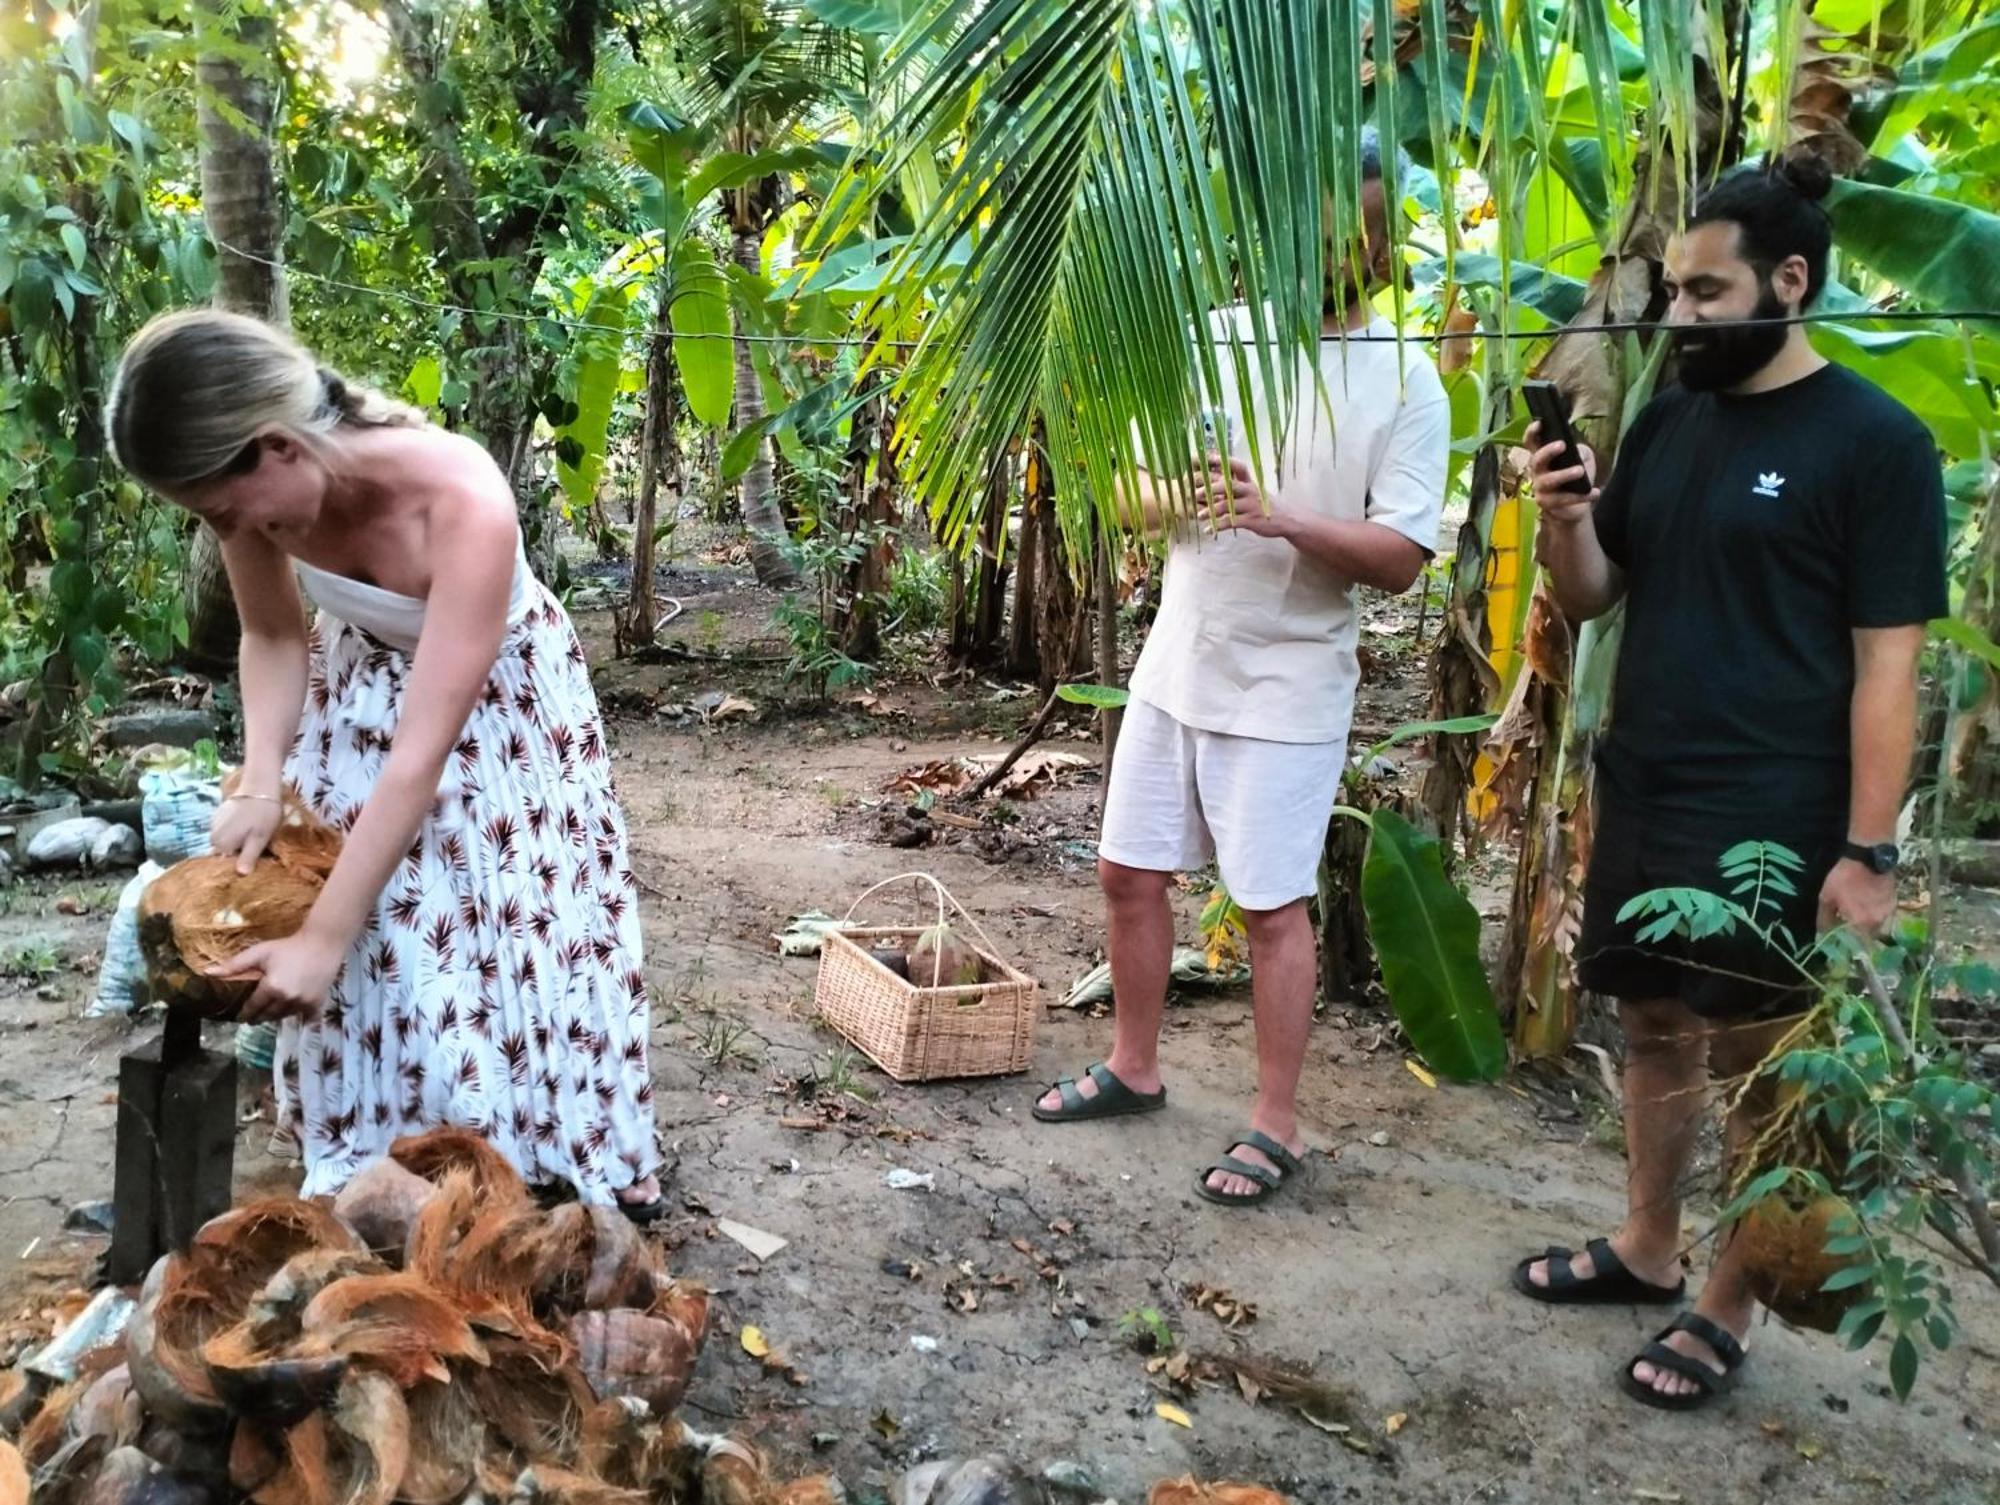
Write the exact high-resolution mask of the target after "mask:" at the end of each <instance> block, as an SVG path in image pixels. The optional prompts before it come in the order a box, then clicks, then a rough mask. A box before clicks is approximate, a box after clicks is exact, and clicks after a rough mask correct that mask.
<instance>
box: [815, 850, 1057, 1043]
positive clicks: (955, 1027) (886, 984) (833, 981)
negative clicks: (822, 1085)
mask: <svg viewBox="0 0 2000 1505" xmlns="http://www.w3.org/2000/svg"><path fill="white" fill-rule="evenodd" d="M907 879H915V880H916V881H918V882H928V883H929V884H930V885H931V886H932V887H933V888H934V889H936V891H937V895H938V917H939V919H940V920H942V919H943V917H944V911H945V905H946V904H947V903H948V904H949V905H950V906H951V907H952V908H953V909H955V910H957V911H958V913H959V914H960V915H961V916H962V917H963V918H964V919H965V921H966V923H967V924H968V925H970V926H971V927H972V930H973V932H974V934H976V935H977V936H978V937H979V940H980V942H981V945H980V946H979V948H978V950H979V955H980V957H981V959H982V960H983V961H984V962H985V963H986V970H987V975H988V976H989V978H992V979H995V980H993V981H988V982H983V983H980V984H979V985H978V986H976V987H969V988H927V987H920V986H919V985H918V984H917V983H915V982H912V981H909V980H907V979H905V978H902V977H899V976H897V975H896V974H895V973H894V972H891V971H890V970H889V969H888V968H887V967H885V966H883V965H882V963H881V962H879V961H877V960H876V959H875V958H874V957H873V956H871V955H870V954H869V950H868V948H869V946H870V945H872V944H873V943H874V942H876V941H882V940H893V941H897V942H900V943H901V944H902V945H903V947H904V948H905V949H908V947H909V945H910V944H911V943H912V942H914V941H915V940H916V939H917V937H918V936H920V935H922V934H923V927H921V926H880V927H869V928H863V929H855V930H846V931H842V930H829V931H828V932H827V933H826V939H825V941H824V943H823V944H822V945H821V947H820V954H819V985H818V988H817V991H816V993H815V995H814V1003H815V1004H816V1006H817V1007H818V1009H819V1013H820V1017H822V1018H823V1019H825V1020H826V1022H827V1023H828V1024H830V1025H832V1026H833V1027H834V1028H835V1029H836V1030H838V1031H839V1032H840V1033H841V1034H842V1035H843V1036H845V1037H846V1038H847V1039H848V1040H849V1041H850V1042H852V1043H853V1045H854V1046H855V1048H856V1049H858V1050H859V1051H861V1052H862V1054H864V1055H866V1056H867V1057H868V1059H869V1060H871V1061H873V1062H874V1063H875V1064H876V1065H877V1066H880V1067H881V1068H882V1069H883V1070H884V1071H886V1072H888V1073H889V1075H890V1076H892V1077H894V1078H895V1079H896V1080H897V1081H899V1082H937V1081H944V1080H947V1079H949V1078H952V1077H975V1076H1005V1075H1007V1074H1009V1073H1012V1072H1017V1071H1026V1070H1027V1069H1028V1062H1029V1058H1030V1056H1031V1055H1032V1053H1033V1050H1034V1026H1035V1016H1036V1013H1037V1010H1038V1008H1039V1002H1038V995H1039V992H1040V989H1039V987H1038V986H1037V984H1036V982H1035V980H1034V979H1033V978H1032V977H1029V976H1026V975H1025V974H1024V973H1021V972H1018V971H1016V970H1015V969H1014V968H1013V967H1011V966H1009V965H1008V964H1007V963H1006V962H1005V961H1003V960H1001V958H1000V957H999V956H998V955H997V954H996V953H995V948H994V945H993V942H992V941H991V939H989V938H988V936H987V935H986V932H985V931H983V930H981V929H980V928H979V922H978V921H977V920H974V919H973V918H972V916H971V915H969V914H967V913H966V911H965V907H964V906H963V905H962V904H960V903H959V902H958V901H957V900H956V899H954V898H952V896H951V895H950V894H949V893H948V892H946V890H945V888H944V885H943V884H941V883H939V882H938V881H937V880H936V879H935V878H932V877H931V876H930V875H929V874H928V873H906V874H903V875H902V876H901V877H898V878H891V879H889V880H888V882H889V883H899V882H903V881H905V880H907ZM885 886H886V885H885V884H877V885H876V886H875V888H872V889H870V890H869V891H868V893H866V894H863V895H862V896H861V898H860V899H857V900H855V902H854V909H858V908H860V907H861V904H862V903H863V902H864V901H865V900H866V899H867V898H868V897H869V895H870V894H873V893H875V892H876V891H877V890H878V889H880V888H882V887H885ZM854 909H850V910H849V911H848V914H849V916H850V917H851V916H852V915H853V913H854Z"/></svg>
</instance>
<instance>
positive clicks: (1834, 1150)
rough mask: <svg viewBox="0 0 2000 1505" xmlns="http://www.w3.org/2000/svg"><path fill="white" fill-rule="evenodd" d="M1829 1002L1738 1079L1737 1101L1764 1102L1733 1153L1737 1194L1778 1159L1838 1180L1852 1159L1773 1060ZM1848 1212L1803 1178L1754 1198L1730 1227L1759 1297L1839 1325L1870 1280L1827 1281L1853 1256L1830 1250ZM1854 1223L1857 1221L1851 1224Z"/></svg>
mask: <svg viewBox="0 0 2000 1505" xmlns="http://www.w3.org/2000/svg"><path fill="white" fill-rule="evenodd" d="M1825 1027H1826V1025H1825V1015H1824V1011H1823V1010H1815V1011H1814V1012H1813V1013H1810V1014H1808V1015H1806V1016H1805V1017H1804V1018H1803V1019H1801V1020H1800V1021H1799V1023H1798V1024H1797V1025H1796V1026H1794V1027H1793V1028H1792V1029H1791V1030H1789V1031H1787V1032H1786V1034H1785V1036H1784V1037H1783V1038H1782V1039H1781V1040H1780V1041H1779V1042H1778V1043H1777V1044H1776V1045H1775V1046H1774V1047H1773V1048H1772V1050H1771V1052H1770V1054H1769V1056H1767V1057H1766V1059H1765V1061H1764V1062H1763V1063H1762V1064H1761V1065H1760V1066H1759V1067H1758V1069H1757V1070H1756V1071H1754V1072H1752V1073H1751V1074H1750V1075H1749V1076H1747V1077H1745V1078H1744V1079H1743V1080H1742V1081H1740V1082H1739V1083H1737V1084H1736V1087H1735V1089H1734V1091H1733V1093H1732V1094H1731V1097H1730V1102H1731V1106H1732V1109H1734V1108H1735V1107H1736V1106H1737V1105H1739V1104H1742V1103H1746V1102H1747V1103H1750V1104H1752V1105H1753V1107H1754V1108H1756V1109H1759V1110H1761V1111H1760V1112H1759V1113H1758V1121H1757V1124H1756V1128H1755V1132H1754V1133H1753V1134H1752V1136H1751V1138H1750V1142H1749V1143H1748V1145H1747V1146H1746V1147H1745V1148H1744V1150H1743V1151H1742V1153H1740V1154H1738V1155H1737V1156H1735V1157H1734V1160H1733V1162H1732V1165H1731V1167H1730V1174H1729V1176H1728V1180H1727V1193H1728V1196H1729V1199H1730V1200H1731V1201H1734V1200H1735V1199H1736V1198H1737V1197H1738V1196H1740V1195H1741V1194H1742V1192H1743V1189H1744V1188H1745V1187H1747V1186H1748V1185H1749V1184H1750V1183H1751V1182H1752V1181H1754V1180H1755V1179H1756V1178H1757V1177H1758V1176H1760V1175H1762V1174H1764V1172H1765V1171H1767V1170H1770V1169H1773V1168H1775V1167H1778V1166H1788V1167H1791V1168H1793V1169H1797V1170H1805V1171H1816V1172H1818V1173H1819V1175H1820V1176H1821V1177H1823V1178H1824V1179H1825V1180H1826V1181H1827V1182H1828V1183H1829V1184H1837V1183H1838V1180H1839V1177H1840V1175H1841V1172H1842V1170H1843V1168H1844V1167H1845V1165H1846V1164H1847V1160H1848V1152H1847V1148H1846V1146H1844V1145H1840V1144H1836V1143H1834V1142H1833V1141H1832V1139H1831V1138H1830V1137H1829V1136H1828V1134H1827V1131H1826V1128H1825V1125H1824V1124H1823V1123H1822V1122H1819V1121H1809V1120H1808V1117H1807V1113H1806V1098H1805V1091H1804V1088H1803V1086H1802V1085H1801V1084H1799V1083H1795V1082H1780V1081H1778V1080H1777V1079H1776V1077H1775V1075H1774V1074H1773V1072H1772V1068H1773V1066H1774V1065H1775V1063H1776V1062H1777V1061H1778V1060H1780V1059H1782V1058H1783V1057H1784V1056H1785V1055H1787V1054H1788V1053H1790V1052H1791V1051H1793V1050H1796V1049H1798V1048H1799V1047H1800V1046H1801V1045H1802V1044H1805V1043H1807V1042H1808V1041H1809V1040H1811V1039H1813V1038H1814V1037H1815V1036H1817V1035H1819V1034H1821V1033H1823V1032H1824V1030H1825ZM1847 1213H1848V1207H1847V1204H1846V1203H1845V1202H1844V1201H1842V1200H1841V1199H1840V1198H1839V1197H1835V1196H1821V1195H1818V1194H1817V1193H1815V1192H1813V1191H1812V1190H1811V1188H1810V1187H1809V1186H1807V1185H1806V1184H1805V1183H1804V1182H1802V1181H1801V1180H1799V1179H1798V1178H1796V1177H1795V1178H1793V1179H1792V1180H1791V1181H1789V1182H1787V1183H1786V1184H1785V1185H1784V1186H1783V1187H1781V1188H1780V1189H1779V1190H1777V1191H1776V1192H1773V1193H1772V1194H1771V1195H1769V1196H1767V1197H1764V1198H1763V1199H1762V1200H1760V1201H1758V1202H1756V1203H1755V1204H1753V1205H1752V1206H1751V1207H1750V1208H1749V1209H1748V1210H1747V1211H1746V1212H1745V1213H1744V1214H1743V1216H1742V1217H1741V1219H1739V1221H1738V1222H1737V1224H1736V1225H1735V1227H1734V1228H1733V1229H1732V1230H1731V1231H1730V1234H1729V1237H1730V1238H1731V1240H1732V1241H1737V1240H1740V1241H1742V1242H1743V1245H1744V1248H1743V1260H1744V1269H1745V1273H1746V1274H1747V1275H1748V1277H1749V1279H1750V1283H1751V1288H1752V1289H1753V1290H1754V1291H1755V1293H1756V1295H1757V1299H1758V1300H1759V1301H1761V1302H1763V1303H1764V1304H1765V1306H1767V1307H1768V1308H1769V1309H1770V1310H1771V1311H1772V1312H1774V1313H1775V1314H1776V1315H1777V1316H1779V1317H1781V1318H1783V1319H1784V1320H1785V1321H1787V1322H1790V1323H1793V1324H1795V1325H1797V1326H1799V1327H1809V1328H1813V1329H1815V1330H1817V1331H1819V1332H1833V1331H1835V1330H1836V1329H1837V1328H1838V1327H1839V1326H1840V1320H1841V1318H1842V1317H1844V1316H1845V1315H1846V1314H1847V1312H1848V1311H1849V1309H1850V1308H1852V1307H1853V1306H1855V1305H1856V1304H1857V1303H1858V1302H1860V1301H1861V1300H1862V1298H1863V1297H1864V1296H1866V1295H1867V1285H1866V1283H1865V1282H1864V1283H1862V1284H1860V1285H1852V1286H1848V1287H1846V1288H1845V1289H1843V1290H1839V1291H1826V1290H1823V1289H1822V1287H1823V1286H1824V1285H1825V1284H1826V1282H1827V1281H1828V1280H1829V1279H1830V1278H1832V1277H1833V1276H1834V1275H1835V1274H1837V1273H1838V1272H1839V1271H1841V1270H1843V1269H1845V1268H1847V1267H1848V1265H1849V1264H1851V1263H1852V1262H1853V1261H1852V1259H1851V1257H1836V1256H1833V1255H1829V1254H1828V1253H1827V1252H1826V1245H1827V1241H1828V1240H1829V1239H1831V1238H1835V1237H1838V1236H1839V1232H1840V1229H1839V1228H1838V1226H1837V1225H1839V1224H1840V1223H1841V1222H1842V1221H1843V1219H1844V1218H1845V1217H1846V1215H1847ZM1848 1226H1849V1228H1850V1229H1851V1226H1852V1225H1851V1223H1850V1224H1849V1225H1848Z"/></svg>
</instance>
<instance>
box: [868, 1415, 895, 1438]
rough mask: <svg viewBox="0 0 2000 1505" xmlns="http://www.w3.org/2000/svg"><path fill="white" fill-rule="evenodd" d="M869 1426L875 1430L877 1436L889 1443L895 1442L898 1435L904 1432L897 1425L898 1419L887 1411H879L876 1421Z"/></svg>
mask: <svg viewBox="0 0 2000 1505" xmlns="http://www.w3.org/2000/svg"><path fill="white" fill-rule="evenodd" d="M868 1425H869V1426H870V1427H872V1428H873V1429H874V1431H875V1435H876V1436H878V1437H880V1438H882V1439H883V1440H885V1441H888V1442H894V1441H895V1440H896V1434H897V1433H898V1432H900V1431H902V1430H903V1429H902V1427H901V1426H899V1425H898V1424H897V1422H896V1418H895V1417H893V1416H891V1415H890V1414H889V1413H888V1412H887V1411H877V1412H876V1413H875V1419H874V1420H873V1421H871V1422H869V1423H868Z"/></svg>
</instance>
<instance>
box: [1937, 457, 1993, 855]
mask: <svg viewBox="0 0 2000 1505" xmlns="http://www.w3.org/2000/svg"><path fill="white" fill-rule="evenodd" d="M1980 529H1981V539H1982V541H1983V543H1984V548H1983V549H1982V551H1981V555H1982V557H1981V559H1980V561H1979V563H1978V564H1977V565H1976V566H1975V568H1974V572H1973V577H1972V579H1971V581H1970V582H1969V583H1968V584H1967V586H1966V590H1965V609H1964V610H1965V620H1966V621H1968V622H1970V623H1971V624H1972V625H1973V626H1974V627H1976V628H1978V629H1979V630H1980V631H1981V632H1983V633H1985V634H1986V637H1987V640H1988V641H1989V642H1995V643H2000V485H1996V486H1995V487H1994V488H1993V489H1992V490H1991V491H1990V492H1988V493H1987V497H1986V511H1985V516H1984V517H1983V518H1982V519H1981V522H1980ZM1946 693H1947V695H1949V694H1950V693H1951V690H1950V689H1949V688H1948V689H1947V691H1946ZM1940 777H1941V778H1942V779H1943V780H1944V783H1945V786H1946V789H1944V790H1940V796H1941V798H1942V796H1943V795H1944V794H1945V793H1946V792H1949V793H1950V796H1951V797H1950V799H1949V800H1948V801H1946V805H1947V808H1949V809H1953V810H1962V811H1964V812H1965V819H1966V820H1967V821H1968V822H1969V825H1968V827H1967V830H1966V833H1965V834H1968V835H1972V836H1989V837H1990V836H2000V671H1996V670H1992V669H1989V670H1987V671H1986V680H1985V689H1984V690H1983V691H1982V692H1981V694H1980V696H1979V699H1978V700H1977V701H1976V702H1975V703H1974V704H1973V705H1972V707H1971V708H1970V709H1969V710H1966V711H1962V712H1960V713H1959V716H1958V718H1957V723H1956V725H1955V727H1954V728H1953V730H1952V733H1951V741H1950V748H1949V751H1948V754H1947V756H1946V758H1945V759H1944V760H1943V768H1942V770H1941V773H1940Z"/></svg>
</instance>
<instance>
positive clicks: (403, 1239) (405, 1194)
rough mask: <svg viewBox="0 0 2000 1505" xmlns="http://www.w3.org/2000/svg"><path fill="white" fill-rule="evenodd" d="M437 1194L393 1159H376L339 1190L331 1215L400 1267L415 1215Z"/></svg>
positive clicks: (423, 1180)
mask: <svg viewBox="0 0 2000 1505" xmlns="http://www.w3.org/2000/svg"><path fill="white" fill-rule="evenodd" d="M436 1195H437V1186H436V1184H435V1183H433V1182H430V1181H426V1180H425V1179H424V1178H423V1177H422V1176H419V1175H418V1174H417V1173H416V1172H415V1171H411V1170H405V1169H404V1168H403V1167H402V1166H400V1165H398V1164H397V1163H396V1162H395V1161H393V1160H378V1161H376V1162H375V1163H374V1164H373V1165H371V1166H369V1167H368V1168H367V1169H366V1170H364V1171H362V1172H361V1173H360V1174H358V1175H357V1176H355V1177H354V1179H353V1180H351V1181H349V1182H348V1183H347V1185H345V1186H343V1187H342V1188H341V1189H340V1194H339V1195H338V1196H336V1197H335V1198H334V1199H333V1215H334V1216H335V1217H337V1218H339V1219H340V1220H341V1221H342V1222H343V1223H345V1224H347V1226H348V1227H350V1228H352V1229H353V1230H354V1231H355V1233H356V1234H357V1235H358V1236H359V1237H360V1239H361V1241H362V1242H363V1243H364V1244H366V1245H367V1246H368V1247H369V1248H370V1249H372V1250H373V1251H374V1252H375V1253H376V1254H377V1255H379V1256H380V1257H381V1258H383V1259H385V1260H387V1261H388V1262H389V1263H390V1264H392V1265H398V1266H400V1265H401V1264H402V1263H403V1256H404V1254H405V1252H406V1251H407V1250H408V1248H409V1243H410V1231H411V1230H412V1229H413V1228H415V1227H416V1225H417V1216H418V1214H420V1213H421V1212H422V1211H423V1210H424V1208H425V1207H426V1206H427V1205H429V1203H430V1200H431V1198H433V1197H435V1196H436Z"/></svg>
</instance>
